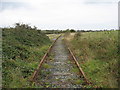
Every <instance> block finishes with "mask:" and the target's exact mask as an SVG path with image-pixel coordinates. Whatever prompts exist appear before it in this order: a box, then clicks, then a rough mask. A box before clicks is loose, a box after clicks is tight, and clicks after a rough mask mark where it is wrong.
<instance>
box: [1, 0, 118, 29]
mask: <svg viewBox="0 0 120 90" xmlns="http://www.w3.org/2000/svg"><path fill="white" fill-rule="evenodd" d="M118 1H119V0H0V27H6V26H13V25H14V23H16V22H23V23H27V24H30V25H32V26H34V25H35V26H37V27H38V28H39V29H68V28H69V29H77V30H78V29H80V30H81V29H98V30H100V29H117V28H118Z"/></svg>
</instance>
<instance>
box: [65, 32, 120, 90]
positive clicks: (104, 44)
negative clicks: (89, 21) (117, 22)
mask: <svg viewBox="0 0 120 90" xmlns="http://www.w3.org/2000/svg"><path fill="white" fill-rule="evenodd" d="M66 37H67V38H68V39H66V40H67V41H68V43H69V46H70V47H71V49H72V50H73V52H74V54H75V55H76V57H77V59H78V62H79V63H80V65H81V67H82V68H83V71H84V72H85V74H86V76H87V77H88V79H89V80H90V81H91V82H93V84H95V86H98V87H104V88H118V77H119V75H118V31H103V32H84V33H80V32H79V33H76V34H75V35H74V37H73V38H72V39H70V40H69V37H70V38H71V34H67V35H66Z"/></svg>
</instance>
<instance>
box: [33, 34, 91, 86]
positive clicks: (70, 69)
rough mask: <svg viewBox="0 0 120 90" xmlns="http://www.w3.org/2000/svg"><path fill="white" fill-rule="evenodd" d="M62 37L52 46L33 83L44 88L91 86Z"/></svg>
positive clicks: (41, 62) (42, 61)
mask: <svg viewBox="0 0 120 90" xmlns="http://www.w3.org/2000/svg"><path fill="white" fill-rule="evenodd" d="M66 47H67V46H66V45H65V44H64V42H63V36H62V35H60V36H59V37H58V38H57V39H56V40H55V41H54V42H53V44H52V45H51V46H50V48H49V49H48V51H47V52H46V54H45V55H44V57H43V58H42V60H41V61H40V64H39V65H38V67H37V69H36V70H35V72H34V73H33V76H32V79H31V80H32V82H35V83H36V84H37V85H38V86H43V87H57V86H58V87H59V88H60V87H62V88H74V87H75V88H81V87H82V86H83V85H84V84H90V83H89V81H88V80H87V78H86V76H85V74H84V72H83V70H82V68H81V67H80V65H79V63H78V61H77V60H76V58H75V56H74V54H73V52H72V51H71V50H70V48H69V47H67V48H66Z"/></svg>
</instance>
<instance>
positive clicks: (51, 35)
mask: <svg viewBox="0 0 120 90" xmlns="http://www.w3.org/2000/svg"><path fill="white" fill-rule="evenodd" d="M46 35H47V36H48V37H49V38H50V40H51V41H52V42H53V41H55V40H56V38H57V37H58V36H59V35H60V34H46Z"/></svg>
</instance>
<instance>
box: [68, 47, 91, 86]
mask: <svg viewBox="0 0 120 90" xmlns="http://www.w3.org/2000/svg"><path fill="white" fill-rule="evenodd" d="M68 50H69V52H70V54H71V55H72V58H73V60H74V61H75V64H76V65H77V67H78V69H79V71H80V73H81V74H82V76H83V77H84V80H85V82H86V83H87V84H91V82H89V81H88V79H87V78H86V76H85V73H84V72H83V70H82V68H81V67H80V64H79V63H78V61H77V59H76V57H75V55H74V54H73V52H72V51H71V50H70V48H69V47H68Z"/></svg>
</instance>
